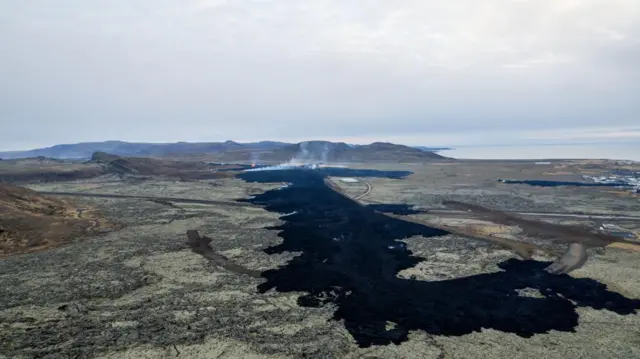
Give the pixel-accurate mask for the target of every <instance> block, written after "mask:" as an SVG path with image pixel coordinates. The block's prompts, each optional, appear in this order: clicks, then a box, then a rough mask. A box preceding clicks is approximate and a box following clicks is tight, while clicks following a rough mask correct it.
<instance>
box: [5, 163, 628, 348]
mask: <svg viewBox="0 0 640 359" xmlns="http://www.w3.org/2000/svg"><path fill="white" fill-rule="evenodd" d="M354 167H361V168H379V169H402V170H410V171H414V172H415V174H414V175H411V176H410V177H408V178H407V179H403V180H394V179H383V178H367V179H365V180H366V182H367V183H369V184H370V185H371V188H372V189H371V192H370V193H369V194H368V195H367V196H365V197H364V198H362V200H363V201H375V202H382V203H409V204H413V205H419V206H423V207H427V208H436V207H438V206H439V203H440V202H441V201H442V200H444V199H456V200H462V201H468V202H473V203H478V204H481V205H485V206H489V207H494V208H498V209H502V210H514V211H524V212H565V213H569V212H588V213H599V214H609V215H626V216H629V217H637V218H640V205H638V200H639V198H638V197H637V196H633V195H630V194H628V193H626V192H624V191H618V190H612V189H607V188H604V189H598V188H569V187H545V188H541V187H531V186H527V185H512V184H502V183H499V182H497V181H496V178H514V179H540V178H546V179H549V178H553V179H558V180H567V179H574V180H575V179H576V175H577V173H578V171H585V170H584V166H582V165H571V164H567V163H562V164H559V165H534V164H527V165H522V164H519V163H518V162H507V163H499V162H496V161H492V162H468V163H464V162H462V163H457V164H452V163H444V164H437V163H434V164H376V165H371V164H362V165H359V166H354ZM588 171H592V172H594V171H595V172H597V171H598V170H597V169H595V170H594V169H592V168H591V169H588ZM578 178H579V177H578ZM337 183H339V184H340V185H341V186H343V188H344V190H345V191H346V192H347V193H349V194H351V195H353V196H357V195H359V194H362V193H363V192H365V191H366V189H367V186H366V185H365V183H364V182H363V181H362V179H359V182H358V183H345V182H340V181H337ZM280 185H281V184H280V183H273V184H258V183H246V182H244V181H242V180H240V179H219V180H209V181H195V182H178V181H169V180H162V179H159V178H152V179H150V180H144V181H131V180H121V179H117V178H113V177H99V178H94V179H91V180H79V181H74V182H56V183H46V184H31V185H29V188H32V189H35V190H38V191H48V192H56V191H59V192H82V193H100V194H125V195H139V196H158V197H174V198H187V199H200V200H215V201H233V200H235V199H238V198H246V197H248V196H250V195H253V194H259V193H262V192H264V191H266V190H269V189H275V188H278V187H279V186H280ZM73 200H74V201H76V202H78V203H80V204H81V205H88V206H92V207H97V208H99V209H100V210H101V212H102V213H103V214H104V215H105V216H107V218H109V219H111V220H114V221H117V222H119V223H123V224H124V225H125V228H123V229H121V230H118V231H114V232H111V233H107V234H103V235H100V236H98V237H93V238H88V239H81V240H77V241H75V242H73V243H70V244H68V245H65V246H62V247H59V248H53V249H49V250H46V251H41V252H37V253H30V254H25V255H17V256H11V257H7V258H3V259H0V285H1V286H2V291H0V358H32V357H39V358H68V357H80V358H84V357H87V358H89V357H90V358H175V357H179V358H301V357H307V358H366V357H370V358H373V357H378V358H470V357H475V358H503V357H510V358H541V357H542V358H637V357H640V339H639V338H640V317H639V316H638V315H637V314H636V315H634V314H631V315H620V314H616V313H614V312H612V311H608V310H604V309H603V310H596V309H593V308H590V307H579V308H577V312H578V313H579V325H578V326H577V328H576V330H575V332H561V331H551V332H549V333H546V334H536V335H534V336H533V337H530V338H523V337H520V336H517V335H515V334H511V333H505V332H501V331H497V330H494V329H488V330H487V329H485V330H482V331H481V332H474V333H472V334H468V335H462V336H442V335H432V334H427V333H425V332H423V331H420V330H416V331H411V333H410V335H409V340H407V341H404V342H402V343H401V344H399V345H395V344H390V345H378V346H376V345H374V346H371V347H368V348H361V347H359V346H358V345H356V342H355V341H354V340H353V338H352V337H351V336H350V334H349V332H348V331H347V330H346V329H345V326H344V325H343V323H342V322H340V321H335V320H332V319H331V318H332V315H333V313H334V311H335V309H336V308H335V307H333V306H332V305H328V306H326V307H322V308H308V307H301V306H299V305H298V304H297V300H298V298H299V297H300V296H301V295H302V294H304V293H295V292H293V293H292V292H289V293H280V292H276V291H273V290H271V291H268V292H266V293H264V294H259V293H258V291H257V290H256V287H257V286H258V285H259V284H260V283H262V281H263V280H262V279H255V278H250V277H244V276H241V275H238V274H235V273H230V272H228V271H226V270H224V269H222V268H218V267H215V266H213V265H211V264H209V263H208V262H207V260H206V259H204V258H203V257H201V256H199V255H198V254H195V253H193V252H191V251H190V250H189V249H188V247H187V245H186V244H185V241H186V236H185V231H186V230H188V229H197V230H199V231H200V233H202V234H206V235H208V236H209V237H211V238H213V243H212V246H213V247H214V248H215V249H216V250H217V251H219V252H220V253H221V254H223V255H225V256H226V257H228V258H230V259H232V260H234V261H235V262H236V263H238V264H241V265H243V266H245V267H248V268H250V269H253V270H268V269H274V268H277V267H278V266H282V265H285V264H286V263H287V262H288V261H289V260H291V259H292V258H293V257H295V256H296V255H297V253H288V252H285V253H283V254H273V255H268V254H266V253H265V252H264V251H263V250H264V249H265V248H267V247H269V246H274V245H276V244H278V243H280V242H281V239H280V238H279V237H278V236H277V235H278V233H277V231H275V230H268V229H266V227H269V226H273V225H277V224H280V223H282V220H281V219H279V218H278V217H279V215H278V214H276V213H273V212H267V211H265V210H264V209H262V208H260V207H253V206H242V207H239V206H224V205H220V204H218V205H207V204H195V203H180V202H178V201H176V202H170V203H157V202H153V201H150V200H145V199H133V198H128V199H117V198H94V197H74V198H73ZM416 216H418V217H423V218H425V219H430V220H433V221H440V222H442V223H448V224H465V225H473V224H475V225H483V223H481V222H478V221H473V220H469V219H465V218H464V217H461V216H459V215H458V216H451V217H445V216H436V215H435V214H428V215H427V214H421V215H416ZM544 219H545V220H549V221H556V222H560V223H572V224H580V223H582V224H589V223H591V222H604V223H616V224H619V225H620V226H623V227H625V228H627V229H629V230H631V231H635V233H638V231H640V220H639V219H633V218H630V219H629V218H627V219H624V220H616V219H607V218H591V219H589V218H583V217H570V216H558V217H544ZM483 228H484V229H485V230H486V231H488V232H499V233H511V235H512V236H513V237H514V238H517V234H515V233H514V232H513V231H512V230H511V229H509V228H500V227H490V226H484V227H483ZM405 242H406V244H407V246H408V248H409V249H410V250H411V251H413V252H414V255H416V256H418V257H423V258H426V259H427V260H426V261H423V262H421V263H419V264H418V265H416V266H415V267H413V268H410V269H406V270H404V271H402V272H400V273H399V274H398V276H399V277H403V278H408V277H412V276H413V277H414V278H416V279H417V280H422V281H443V280H447V279H454V278H459V277H465V276H473V275H478V274H481V273H493V272H498V271H500V269H499V268H498V267H497V264H498V263H500V262H503V261H505V260H507V259H509V258H512V257H514V255H513V254H512V253H511V252H509V251H506V250H504V249H501V248H499V247H496V246H495V245H492V244H488V243H485V242H481V241H477V240H472V239H467V238H461V237H457V236H454V235H448V236H442V237H433V238H423V237H420V236H415V237H412V238H409V239H406V240H405ZM639 256H640V253H638V252H635V251H633V250H628V249H621V248H611V247H608V248H605V249H603V250H596V251H593V253H592V257H591V259H590V260H589V262H587V264H586V266H585V267H583V268H582V269H580V270H577V271H575V272H573V273H571V275H572V276H574V277H580V278H582V277H585V278H591V279H595V280H597V281H599V282H601V283H604V284H606V285H607V286H608V288H609V290H613V291H616V292H619V293H620V294H622V295H624V296H625V297H627V298H640V284H639V282H638V278H640V260H639ZM539 259H542V260H544V259H548V258H543V257H540V258H539ZM520 295H521V296H536V295H539V293H537V292H535V291H529V292H527V291H526V290H524V291H523V292H522V293H520ZM478 310H482V308H478ZM551 314H553V313H551ZM389 324H390V325H393V323H389Z"/></svg>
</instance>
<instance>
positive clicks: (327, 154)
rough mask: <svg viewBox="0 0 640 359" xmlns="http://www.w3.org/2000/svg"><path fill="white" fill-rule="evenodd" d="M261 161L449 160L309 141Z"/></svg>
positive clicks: (406, 150) (412, 151)
mask: <svg viewBox="0 0 640 359" xmlns="http://www.w3.org/2000/svg"><path fill="white" fill-rule="evenodd" d="M260 158H261V159H262V160H268V161H279V162H284V161H289V160H292V159H293V160H299V161H301V162H374V161H399V162H411V161H418V162H419V161H428V160H437V159H445V158H446V157H444V156H441V155H438V154H436V153H434V152H429V151H423V150H420V149H417V148H414V147H409V146H404V145H397V144H393V143H387V142H374V143H372V144H369V145H360V146H352V145H348V144H346V143H343V142H327V141H308V142H301V143H298V144H295V145H289V146H285V147H283V148H280V149H276V150H273V151H270V152H269V153H266V154H264V155H263V156H261V157H260Z"/></svg>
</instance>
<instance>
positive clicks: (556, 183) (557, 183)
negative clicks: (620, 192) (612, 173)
mask: <svg viewBox="0 0 640 359" xmlns="http://www.w3.org/2000/svg"><path fill="white" fill-rule="evenodd" d="M499 181H501V182H502V183H508V184H527V185H529V186H536V187H559V186H573V187H630V185H629V184H628V183H625V182H607V183H597V182H593V183H591V182H570V181H544V180H524V181H520V180H499Z"/></svg>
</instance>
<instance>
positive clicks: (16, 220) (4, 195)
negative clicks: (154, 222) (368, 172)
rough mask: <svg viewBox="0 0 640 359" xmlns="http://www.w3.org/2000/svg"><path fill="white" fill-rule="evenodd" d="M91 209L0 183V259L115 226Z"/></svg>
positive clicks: (65, 241) (58, 243)
mask: <svg viewBox="0 0 640 359" xmlns="http://www.w3.org/2000/svg"><path fill="white" fill-rule="evenodd" d="M113 228H114V225H113V224H111V223H108V222H107V221H106V220H104V219H103V218H101V216H100V214H99V213H98V212H96V211H95V210H94V209H92V208H78V207H77V206H75V205H74V204H73V203H72V202H67V201H63V200H59V199H55V198H50V197H46V196H42V195H40V194H38V193H36V192H35V191H32V190H30V189H27V188H24V187H18V186H14V185H10V184H6V183H0V258H1V257H4V256H7V255H11V254H17V253H27V252H33V251H37V250H42V249H46V248H50V247H54V246H58V245H62V244H65V243H68V242H70V241H72V240H73V239H76V238H79V237H82V236H88V235H92V234H96V233H98V232H101V231H106V230H110V229H113Z"/></svg>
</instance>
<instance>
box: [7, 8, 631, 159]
mask: <svg viewBox="0 0 640 359" xmlns="http://www.w3.org/2000/svg"><path fill="white" fill-rule="evenodd" d="M639 35H640V2H638V1H637V0H609V1H605V0H538V1H524V0H520V1H506V0H487V1H473V0H451V1H446V2H442V1H434V0H406V1H388V0H385V1H382V0H371V1H367V2H362V1H355V0H342V1H337V0H308V1H298V2H293V1H274V0H253V1H248V0H182V1H181V0H157V1H154V2H150V1H142V0H126V1H125V0H111V1H106V0H96V1H91V2H87V1H80V0H61V1H57V2H55V3H53V2H50V1H45V0H31V1H21V2H3V3H2V4H0V52H1V53H2V54H3V56H2V57H0V78H2V79H3V81H2V83H1V84H0V118H2V123H3V126H2V127H3V132H4V135H5V136H3V137H5V138H8V139H10V141H14V143H15V146H18V145H19V144H20V143H25V142H29V143H32V142H38V143H42V144H52V143H59V142H76V141H83V140H101V139H107V138H117V139H125V140H139V141H153V140H222V139H228V138H233V139H242V138H270V137H279V138H285V139H286V138H306V137H309V136H311V137H327V138H328V137H331V138H356V137H357V138H372V139H374V138H383V137H385V136H386V137H389V136H391V137H393V138H397V139H398V140H399V141H401V140H402V138H403V136H404V138H409V137H411V136H414V137H415V136H417V134H419V135H421V136H423V137H424V138H429V136H431V135H432V134H435V133H445V134H452V133H453V134H455V133H457V132H458V133H463V134H466V133H470V132H474V131H475V132H476V133H481V132H483V131H484V132H488V133H491V131H506V130H508V131H515V132H518V131H520V132H523V133H524V132H527V131H538V130H539V131H548V130H549V129H554V128H582V127H594V126H604V125H607V126H614V127H615V126H618V127H620V126H627V125H630V124H633V123H637V122H634V121H637V114H638V112H639V110H640V105H639V104H638V101H637V99H638V98H640V88H639V87H638V83H640V82H639V80H640V67H638V66H637V63H639V62H640V41H639V40H638V39H640V36H639ZM5 124H8V125H5ZM464 136H466V135H464ZM464 136H463V137H464ZM425 144H428V143H425ZM4 145H5V146H10V144H9V142H7V143H6V144H4Z"/></svg>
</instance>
